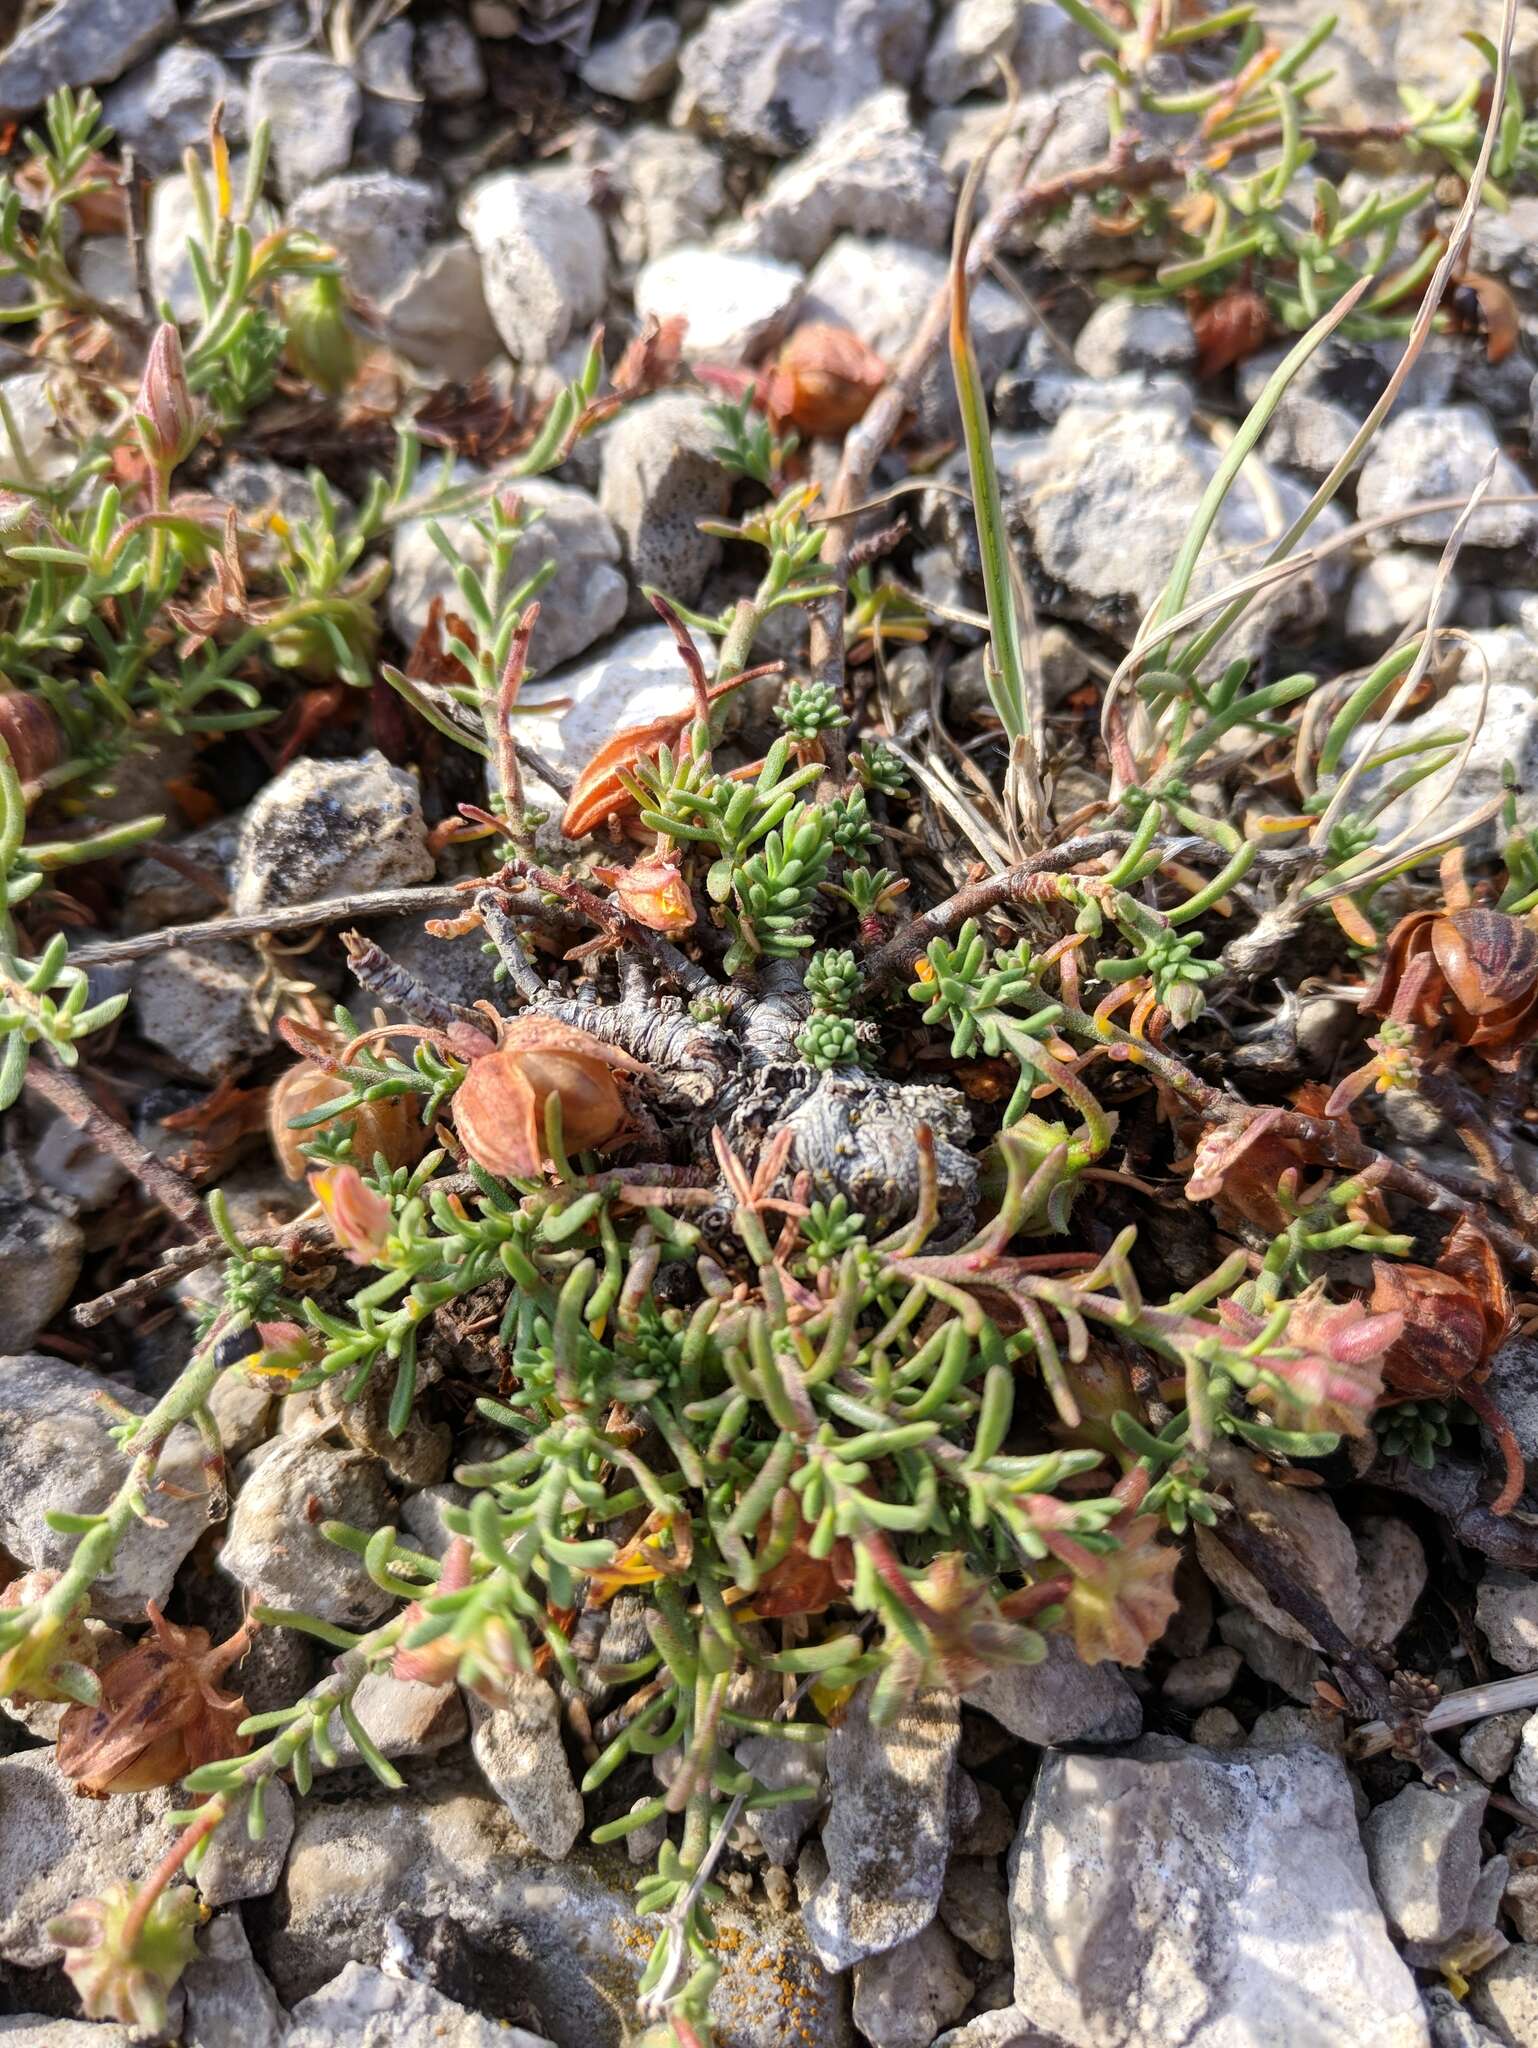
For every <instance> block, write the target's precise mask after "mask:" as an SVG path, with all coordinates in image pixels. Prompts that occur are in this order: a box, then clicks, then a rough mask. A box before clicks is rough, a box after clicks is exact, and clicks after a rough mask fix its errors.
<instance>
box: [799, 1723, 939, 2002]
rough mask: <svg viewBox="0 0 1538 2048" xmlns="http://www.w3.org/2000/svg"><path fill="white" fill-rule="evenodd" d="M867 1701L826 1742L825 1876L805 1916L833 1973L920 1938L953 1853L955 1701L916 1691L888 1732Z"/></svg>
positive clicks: (933, 1910) (935, 1905) (806, 1904)
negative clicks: (871, 1714)
mask: <svg viewBox="0 0 1538 2048" xmlns="http://www.w3.org/2000/svg"><path fill="white" fill-rule="evenodd" d="M868 1702H869V1688H868V1687H867V1688H866V1690H865V1692H863V1693H861V1694H857V1695H856V1696H855V1698H854V1700H852V1701H851V1702H850V1705H849V1707H848V1709H847V1710H846V1712H845V1714H844V1718H843V1720H842V1721H841V1722H840V1723H839V1725H838V1727H837V1728H835V1729H834V1730H833V1732H832V1734H831V1735H830V1736H829V1737H828V1789H829V1794H830V1806H829V1811H828V1817H827V1820H826V1821H825V1822H824V1824H823V1831H822V1848H823V1852H824V1854H825V1855H826V1857H827V1861H828V1875H827V1878H826V1880H825V1881H824V1882H823V1883H822V1884H821V1885H820V1886H819V1887H818V1889H817V1890H816V1892H815V1893H814V1894H813V1895H812V1897H811V1898H809V1899H807V1900H806V1901H805V1902H804V1905H803V1908H802V1913H803V1918H804V1919H805V1921H806V1925H807V1930H808V1932H809V1933H810V1935H811V1937H812V1943H813V1946H814V1947H815V1948H816V1950H817V1953H818V1954H819V1955H820V1956H821V1958H822V1960H823V1962H824V1963H826V1965H827V1966H828V1968H829V1969H830V1970H841V1969H847V1968H848V1966H849V1965H850V1964H851V1963H856V1962H860V1961H861V1960H863V1958H864V1957H866V1956H873V1955H880V1954H881V1953H882V1952H883V1950H885V1949H889V1948H895V1947H896V1945H897V1944H898V1943H899V1942H901V1941H911V1940H912V1939H913V1937H914V1936H915V1935H917V1934H921V1933H922V1932H923V1930H924V1929H925V1928H926V1927H927V1926H928V1925H929V1923H930V1921H931V1920H932V1919H933V1918H934V1916H935V1913H936V1911H937V1910H938V1907H939V1903H940V1889H941V1886H942V1885H943V1883H944V1880H945V1865H946V1859H947V1857H948V1855H949V1852H950V1825H949V1800H950V1782H951V1772H952V1769H953V1767H954V1760H955V1754H956V1742H957V1738H958V1736H959V1734H960V1729H961V1723H960V1717H959V1714H958V1710H957V1705H956V1701H955V1699H954V1698H953V1697H952V1696H950V1695H948V1694H942V1693H939V1692H935V1691H929V1692H922V1693H920V1694H918V1695H917V1696H916V1698H915V1699H914V1700H913V1701H912V1702H911V1704H910V1705H909V1706H908V1707H906V1708H905V1709H904V1711H903V1712H902V1713H901V1714H899V1715H898V1717H897V1718H896V1720H895V1721H893V1722H892V1723H891V1724H890V1725H889V1726H888V1727H884V1728H878V1727H876V1726H875V1725H874V1724H873V1723H872V1722H871V1720H870V1718H869V1713H868Z"/></svg>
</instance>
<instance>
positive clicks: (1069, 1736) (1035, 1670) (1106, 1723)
mask: <svg viewBox="0 0 1538 2048" xmlns="http://www.w3.org/2000/svg"><path fill="white" fill-rule="evenodd" d="M962 1698H963V1699H964V1700H965V1701H966V1703H967V1705H968V1706H969V1707H981V1708H982V1710H983V1712H984V1713H985V1714H991V1715H992V1716H993V1718H994V1720H995V1721H998V1722H1000V1723H1001V1724H1002V1725H1003V1726H1004V1727H1005V1728H1007V1729H1008V1730H1009V1732H1010V1734H1011V1735H1018V1736H1019V1737H1020V1738H1021V1740H1022V1741H1024V1742H1037V1743H1040V1744H1041V1745H1042V1746H1043V1747H1044V1748H1045V1747H1048V1746H1049V1745H1051V1744H1053V1743H1059V1742H1130V1741H1131V1740H1132V1739H1133V1737H1134V1736H1136V1735H1139V1734H1141V1733H1142V1728H1143V1709H1142V1708H1141V1706H1140V1705H1139V1704H1138V1697H1137V1694H1136V1693H1135V1692H1134V1691H1133V1690H1132V1688H1131V1686H1130V1685H1128V1683H1127V1681H1126V1679H1125V1678H1124V1677H1123V1676H1122V1673H1121V1671H1120V1670H1119V1669H1118V1668H1117V1666H1116V1665H1114V1664H1085V1663H1083V1662H1082V1661H1081V1660H1080V1658H1079V1656H1078V1653H1077V1652H1076V1651H1075V1649H1074V1647H1073V1644H1072V1643H1071V1642H1070V1641H1069V1640H1068V1638H1067V1637H1066V1636H1048V1638H1047V1654H1046V1656H1045V1657H1043V1658H1042V1660H1041V1662H1040V1663H1039V1664H1012V1665H1008V1666H1006V1667H1004V1668H1003V1669H1001V1670H998V1671H990V1672H989V1674H988V1676H987V1677H986V1678H983V1679H979V1680H978V1682H977V1683H976V1684H975V1685H970V1686H968V1687H967V1689H966V1691H965V1692H964V1693H963V1694H962Z"/></svg>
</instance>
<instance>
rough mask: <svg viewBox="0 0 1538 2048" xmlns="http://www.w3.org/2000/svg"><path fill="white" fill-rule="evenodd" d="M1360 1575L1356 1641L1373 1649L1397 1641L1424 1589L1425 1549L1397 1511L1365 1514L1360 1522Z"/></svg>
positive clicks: (1357, 1532)
mask: <svg viewBox="0 0 1538 2048" xmlns="http://www.w3.org/2000/svg"><path fill="white" fill-rule="evenodd" d="M1356 1554H1357V1560H1358V1563H1359V1564H1360V1567H1361V1574H1362V1618H1361V1622H1360V1631H1361V1632H1360V1634H1359V1636H1358V1638H1357V1640H1358V1641H1359V1642H1361V1643H1364V1644H1368V1645H1371V1646H1373V1647H1378V1646H1383V1647H1387V1646H1388V1645H1389V1644H1391V1643H1396V1642H1397V1641H1398V1640H1399V1637H1400V1636H1401V1634H1402V1633H1403V1632H1404V1630H1405V1628H1406V1627H1407V1626H1408V1624H1409V1620H1410V1616H1411V1615H1412V1614H1413V1613H1414V1612H1415V1603H1416V1601H1417V1600H1419V1598H1420V1596H1421V1594H1422V1593H1423V1592H1424V1591H1425V1590H1426V1552H1425V1550H1424V1548H1423V1547H1422V1544H1421V1540H1420V1538H1419V1537H1418V1536H1417V1535H1416V1533H1415V1531H1414V1530H1413V1529H1412V1528H1411V1527H1410V1525H1409V1523H1408V1522H1402V1521H1400V1519H1399V1517H1398V1516H1397V1515H1364V1516H1363V1517H1362V1519H1361V1521H1360V1522H1359V1523H1358V1524H1357V1529H1356Z"/></svg>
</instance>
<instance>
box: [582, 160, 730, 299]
mask: <svg viewBox="0 0 1538 2048" xmlns="http://www.w3.org/2000/svg"><path fill="white" fill-rule="evenodd" d="M610 175H611V178H612V181H613V191H614V202H615V204H614V211H613V213H612V215H611V217H610V221H609V233H610V235H611V237H612V239H613V242H614V250H615V254H616V256H617V257H618V259H619V261H620V262H621V264H623V265H624V266H625V267H626V268H627V269H632V270H633V269H634V268H636V266H637V265H639V264H642V263H644V262H645V261H646V260H647V258H648V257H656V256H662V255H665V254H666V253H667V251H668V250H669V249H676V248H677V247H678V246H679V245H680V244H681V243H684V242H702V241H704V240H705V238H706V236H707V235H708V234H709V232H710V225H711V222H712V221H714V219H715V218H716V216H717V214H719V213H720V211H721V209H722V207H723V206H724V205H725V204H726V183H725V180H724V178H723V177H722V174H721V159H720V158H719V157H718V156H717V154H716V152H715V151H714V150H713V149H711V148H710V146H709V145H708V144H707V143H705V142H702V141H701V140H700V139H699V137H698V136H694V135H679V134H675V133H673V132H672V131H670V130H669V129H666V128H647V127H640V128H633V129H632V130H631V131H630V133H629V134H628V135H627V136H626V137H625V139H624V141H623V143H622V145H621V147H620V150H619V152H618V154H617V155H616V157H615V159H614V163H613V166H612V169H611V172H610Z"/></svg>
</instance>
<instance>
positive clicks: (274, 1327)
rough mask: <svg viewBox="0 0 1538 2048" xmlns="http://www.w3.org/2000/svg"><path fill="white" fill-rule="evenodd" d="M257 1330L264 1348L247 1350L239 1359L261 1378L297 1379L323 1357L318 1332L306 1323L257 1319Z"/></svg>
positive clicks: (245, 1366)
mask: <svg viewBox="0 0 1538 2048" xmlns="http://www.w3.org/2000/svg"><path fill="white" fill-rule="evenodd" d="M256 1334H257V1336H258V1337H259V1338H260V1339H261V1345H262V1348H261V1350H260V1351H252V1352H248V1353H247V1355H246V1356H245V1357H244V1358H243V1359H242V1360H241V1361H240V1363H241V1368H242V1370H243V1371H245V1372H248V1373H253V1372H254V1373H255V1374H256V1375H257V1376H258V1377H259V1378H271V1379H284V1380H291V1379H294V1378H296V1377H297V1375H298V1374H300V1373H302V1372H306V1371H308V1369H309V1368H310V1367H311V1366H312V1365H314V1364H315V1362H316V1361H317V1359H318V1358H319V1357H320V1344H319V1342H318V1340H317V1338H316V1334H315V1332H314V1331H313V1330H307V1329H306V1328H305V1326H304V1324H303V1323H258V1324H257V1326H256Z"/></svg>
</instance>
